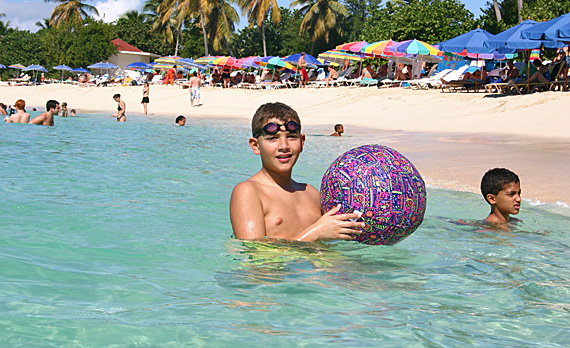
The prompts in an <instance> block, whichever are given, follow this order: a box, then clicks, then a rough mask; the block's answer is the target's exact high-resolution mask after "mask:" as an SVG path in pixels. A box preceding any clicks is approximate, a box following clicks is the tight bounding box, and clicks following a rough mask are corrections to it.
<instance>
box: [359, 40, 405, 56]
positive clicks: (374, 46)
mask: <svg viewBox="0 0 570 348" xmlns="http://www.w3.org/2000/svg"><path fill="white" fill-rule="evenodd" d="M396 43H397V42H396V41H392V40H391V39H390V40H383V41H378V42H374V43H371V44H370V45H367V46H364V47H362V49H361V50H360V52H362V53H364V54H366V55H367V56H373V57H380V56H384V55H385V54H384V51H385V50H386V48H387V47H388V46H392V45H394V44H396Z"/></svg>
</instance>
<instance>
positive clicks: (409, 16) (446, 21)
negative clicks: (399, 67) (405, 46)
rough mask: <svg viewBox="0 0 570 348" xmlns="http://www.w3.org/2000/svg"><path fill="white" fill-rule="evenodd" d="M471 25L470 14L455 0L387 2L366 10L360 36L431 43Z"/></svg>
mask: <svg viewBox="0 0 570 348" xmlns="http://www.w3.org/2000/svg"><path fill="white" fill-rule="evenodd" d="M475 27H476V21H475V20H474V18H473V14H472V13H471V12H470V11H469V10H467V9H466V8H465V6H464V5H463V4H462V3H460V2H459V1H458V0H410V1H409V2H408V4H407V5H406V4H400V3H393V2H388V3H387V4H386V6H385V7H383V8H381V9H377V10H372V11H371V12H370V16H369V17H368V18H367V19H366V21H365V23H364V29H363V31H362V35H361V36H360V39H361V40H367V41H369V42H375V41H380V40H387V39H392V40H396V41H402V40H410V39H417V40H422V41H425V42H428V43H431V44H435V43H438V42H441V41H445V40H448V39H451V38H453V37H455V36H458V35H461V34H464V33H466V32H468V31H470V30H472V29H475Z"/></svg>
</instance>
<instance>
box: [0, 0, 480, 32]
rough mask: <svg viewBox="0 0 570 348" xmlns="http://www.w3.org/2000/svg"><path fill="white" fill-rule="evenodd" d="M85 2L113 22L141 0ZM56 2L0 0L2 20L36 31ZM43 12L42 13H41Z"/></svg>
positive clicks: (476, 9) (284, 3) (472, 0)
mask: <svg viewBox="0 0 570 348" xmlns="http://www.w3.org/2000/svg"><path fill="white" fill-rule="evenodd" d="M86 2H87V3H89V4H91V5H94V6H95V7H97V10H98V11H99V14H100V17H95V18H102V19H103V20H104V21H105V22H113V21H115V20H116V19H118V18H119V17H120V16H121V15H123V14H124V13H125V12H127V11H132V10H137V11H139V12H141V11H142V4H143V2H144V1H143V0H99V1H86ZM459 2H461V3H463V4H464V5H465V8H467V9H468V10H469V11H471V12H472V13H473V14H474V16H475V17H479V16H480V15H481V14H482V12H481V10H480V8H481V7H483V6H484V5H485V4H486V3H487V0H459ZM277 3H278V4H279V6H281V7H289V5H290V3H291V1H289V0H277ZM56 5H57V4H56V3H46V2H44V1H43V0H24V1H22V0H0V8H1V9H2V10H0V13H5V14H6V17H4V18H2V21H7V20H9V21H10V22H11V23H10V27H12V28H18V29H19V30H29V31H31V32H36V31H38V30H39V29H40V28H39V27H38V26H36V22H38V21H40V22H43V19H44V18H49V17H50V15H51V13H52V11H53V9H54V8H55V7H56ZM30 6H33V7H34V11H29V9H30ZM41 14H44V15H41ZM246 26H247V21H246V19H245V18H244V17H241V13H240V22H239V24H238V25H236V31H237V30H240V29H243V28H244V27H246Z"/></svg>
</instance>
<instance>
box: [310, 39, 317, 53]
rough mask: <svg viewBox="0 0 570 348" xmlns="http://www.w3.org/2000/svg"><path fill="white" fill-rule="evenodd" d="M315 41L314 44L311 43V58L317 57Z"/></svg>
mask: <svg viewBox="0 0 570 348" xmlns="http://www.w3.org/2000/svg"><path fill="white" fill-rule="evenodd" d="M315 41H316V40H313V42H312V43H311V56H313V57H314V56H315Z"/></svg>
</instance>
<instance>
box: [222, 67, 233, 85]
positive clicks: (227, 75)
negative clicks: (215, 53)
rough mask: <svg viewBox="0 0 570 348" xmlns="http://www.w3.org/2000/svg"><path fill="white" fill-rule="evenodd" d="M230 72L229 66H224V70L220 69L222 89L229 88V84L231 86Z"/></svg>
mask: <svg viewBox="0 0 570 348" xmlns="http://www.w3.org/2000/svg"><path fill="white" fill-rule="evenodd" d="M231 71H232V68H230V67H229V66H227V65H226V66H224V68H223V69H222V80H223V81H224V88H230V84H231V77H230V72H231Z"/></svg>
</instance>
